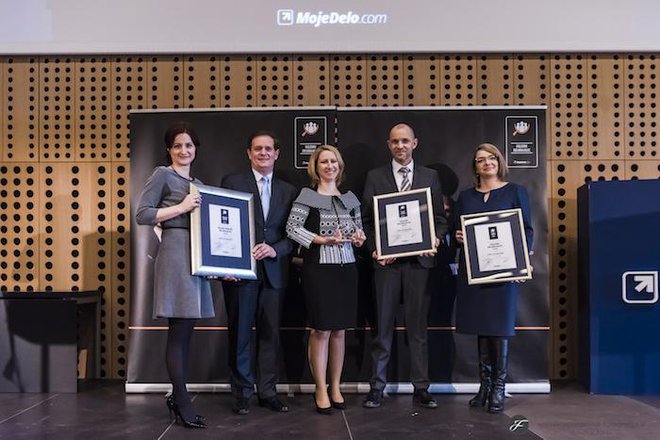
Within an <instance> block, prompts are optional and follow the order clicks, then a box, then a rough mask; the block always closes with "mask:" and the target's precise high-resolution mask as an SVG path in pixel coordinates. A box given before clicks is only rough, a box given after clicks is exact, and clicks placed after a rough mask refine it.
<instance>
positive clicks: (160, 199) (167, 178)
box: [136, 122, 215, 428]
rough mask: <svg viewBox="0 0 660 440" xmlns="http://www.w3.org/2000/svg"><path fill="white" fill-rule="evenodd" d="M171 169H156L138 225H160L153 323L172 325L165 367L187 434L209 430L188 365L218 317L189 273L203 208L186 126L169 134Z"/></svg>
mask: <svg viewBox="0 0 660 440" xmlns="http://www.w3.org/2000/svg"><path fill="white" fill-rule="evenodd" d="M165 148H166V149H167V161H168V163H169V166H166V167H165V166H160V167H157V168H156V169H155V170H154V171H153V173H152V174H151V176H150V177H149V179H148V180H147V183H146V184H145V186H144V189H143V190H142V193H141V194H140V198H139V202H138V208H137V213H136V221H137V223H138V224H140V225H151V226H155V225H160V227H161V229H162V235H161V243H160V245H159V247H158V255H157V256H156V261H155V264H154V311H153V314H154V318H167V319H168V332H167V345H166V349H165V362H166V365H167V372H168V374H169V377H170V381H171V382H172V394H171V395H170V396H169V397H168V399H167V407H168V409H169V410H170V414H172V413H174V415H175V417H176V418H177V419H180V420H181V422H182V423H183V425H184V426H185V427H186V428H206V424H205V422H204V418H203V417H201V416H199V415H197V414H195V410H194V409H193V406H192V402H191V400H190V396H189V395H188V390H187V388H186V364H187V362H188V348H189V347H190V338H191V336H192V333H193V329H194V326H195V320H196V319H198V318H212V317H213V316H214V315H215V312H214V309H213V299H212V296H211V287H210V285H209V281H208V280H206V279H204V278H200V277H196V276H192V275H191V269H190V211H192V210H193V209H195V208H197V207H199V206H200V203H201V195H199V194H197V195H193V194H190V193H189V187H190V182H194V183H198V184H200V183H201V182H200V181H199V180H197V179H194V178H192V177H191V176H190V166H191V165H192V163H193V161H194V160H195V156H196V154H197V149H198V148H199V138H198V137H197V135H196V134H195V132H194V131H193V130H192V128H191V127H190V126H189V125H188V124H186V123H183V122H181V123H177V124H174V125H172V126H170V127H169V128H168V129H167V131H166V133H165Z"/></svg>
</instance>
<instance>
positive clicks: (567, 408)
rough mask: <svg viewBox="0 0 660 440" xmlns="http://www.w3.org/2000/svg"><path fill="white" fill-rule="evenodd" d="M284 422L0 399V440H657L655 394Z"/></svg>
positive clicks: (212, 402) (210, 407)
mask: <svg viewBox="0 0 660 440" xmlns="http://www.w3.org/2000/svg"><path fill="white" fill-rule="evenodd" d="M281 397H282V398H283V399H285V400H286V401H287V403H288V404H289V406H290V408H291V411H290V412H289V413H288V414H276V413H273V412H271V411H268V410H266V409H264V408H259V407H258V406H257V405H256V402H254V401H253V402H252V403H253V405H252V407H251V411H250V414H249V415H248V416H237V415H234V414H233V413H232V412H231V403H232V398H231V396H230V395H228V394H198V395H196V396H195V406H196V408H197V411H198V412H199V413H200V414H204V415H205V416H206V417H207V419H208V423H209V428H208V429H206V430H187V429H184V428H183V427H181V426H180V425H176V424H171V423H170V422H169V420H168V417H167V408H166V407H165V401H164V399H163V396H162V395H157V394H129V395H127V394H125V393H124V391H123V384H121V383H117V382H108V381H105V382H96V383H86V384H82V385H81V387H80V392H79V393H78V394H0V439H3V440H4V439H11V440H27V439H30V440H32V439H48V440H60V439H62V440H64V439H67V440H69V439H84V440H103V439H115V438H116V439H128V440H132V439H135V440H142V439H163V440H174V439H184V438H185V439H191V438H196V439H218V438H221V439H226V440H233V439H257V440H269V439H277V440H280V439H327V440H340V439H342V440H343V439H348V440H376V439H379V440H380V439H382V440H388V439H420V440H424V439H489V440H499V439H512V438H515V439H538V438H544V439H561V440H563V439H567V438H571V439H584V440H587V439H617V440H620V439H624V438H626V439H627V438H631V439H632V438H635V439H649V440H651V439H653V440H655V439H657V438H659V434H658V433H659V432H660V396H657V397H648V396H647V397H643V398H631V397H624V396H595V395H589V394H587V393H585V392H584V391H582V390H581V389H580V388H578V387H576V386H572V385H570V384H568V385H567V384H554V386H553V392H552V393H551V394H549V395H523V394H516V395H514V396H513V397H512V398H510V399H507V407H506V411H505V414H503V415H491V414H487V413H485V412H483V411H481V410H474V409H469V408H468V407H467V401H468V400H469V398H470V396H467V395H437V396H436V398H437V400H438V403H439V408H438V409H436V410H428V409H423V408H416V407H413V405H412V399H411V396H410V395H396V396H391V397H390V398H389V399H387V400H386V401H385V404H384V405H383V406H382V407H381V408H378V409H373V410H367V409H364V408H362V407H361V402H362V399H363V398H364V396H363V395H350V394H347V395H345V397H346V401H347V403H348V409H347V410H345V411H335V412H334V413H333V415H332V416H323V415H320V414H317V413H316V412H314V411H313V402H312V398H311V395H308V394H298V395H295V396H281ZM517 415H520V416H524V417H526V418H527V419H528V420H529V428H530V431H527V432H524V433H520V432H516V433H512V432H511V431H510V430H509V426H510V425H511V421H512V417H514V416H517Z"/></svg>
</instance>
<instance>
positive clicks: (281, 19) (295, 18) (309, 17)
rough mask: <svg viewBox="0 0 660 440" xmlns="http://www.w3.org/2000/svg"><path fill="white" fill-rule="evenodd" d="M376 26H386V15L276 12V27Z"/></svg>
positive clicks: (281, 10) (290, 10)
mask: <svg viewBox="0 0 660 440" xmlns="http://www.w3.org/2000/svg"><path fill="white" fill-rule="evenodd" d="M338 24H339V25H342V24H343V25H345V24H349V25H378V24H387V14H356V13H355V12H352V11H348V12H323V11H318V12H309V11H307V12H303V11H297V12H296V11H294V10H293V9H278V10H277V25H278V26H293V25H305V26H314V27H319V26H324V25H338Z"/></svg>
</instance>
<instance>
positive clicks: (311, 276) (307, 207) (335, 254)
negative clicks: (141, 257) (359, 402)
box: [287, 145, 365, 414]
mask: <svg viewBox="0 0 660 440" xmlns="http://www.w3.org/2000/svg"><path fill="white" fill-rule="evenodd" d="M343 172H344V162H343V160H342V158H341V155H340V154H339V151H338V150H337V149H336V148H335V147H333V146H330V145H322V146H320V147H318V148H317V149H316V151H315V152H314V154H312V157H311V158H310V160H309V165H308V167H307V173H308V174H309V176H310V178H311V180H312V186H313V187H314V188H315V189H316V191H314V190H312V189H309V188H303V190H302V191H301V192H300V194H299V195H298V198H297V199H296V200H295V201H294V202H293V207H292V208H291V214H290V215H289V220H288V222H287V234H288V235H289V237H290V238H291V239H293V240H294V241H296V242H298V243H299V244H300V245H302V246H303V255H302V257H303V268H302V285H303V290H304V296H305V308H306V311H307V322H308V324H309V326H310V327H311V328H312V330H311V331H310V333H309V342H308V346H307V354H308V359H309V366H310V369H311V372H312V376H313V377H314V383H315V385H316V391H315V393H314V401H315V404H316V410H317V411H318V412H319V413H321V414H331V412H332V408H333V407H334V408H337V409H344V408H345V407H346V405H345V403H344V398H343V397H342V395H341V392H340V389H339V384H340V382H341V372H342V369H343V367H344V350H345V329H346V328H350V327H355V325H356V320H357V285H358V275H357V269H356V267H355V254H354V253H353V246H362V244H363V243H364V240H365V235H364V232H363V231H362V220H361V216H360V202H359V201H358V199H357V197H356V196H355V195H354V194H353V193H352V192H350V191H348V192H346V193H343V194H342V193H341V192H340V191H339V189H338V186H339V184H340V182H341V180H342V175H343ZM328 367H329V368H328ZM328 369H329V373H330V374H329V376H330V387H329V389H328V387H327V384H326V372H327V371H328Z"/></svg>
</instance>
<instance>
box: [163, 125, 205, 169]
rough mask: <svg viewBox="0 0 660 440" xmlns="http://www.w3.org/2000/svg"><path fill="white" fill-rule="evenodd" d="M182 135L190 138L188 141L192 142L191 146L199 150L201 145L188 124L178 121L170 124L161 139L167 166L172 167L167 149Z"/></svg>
mask: <svg viewBox="0 0 660 440" xmlns="http://www.w3.org/2000/svg"><path fill="white" fill-rule="evenodd" d="M182 133H185V134H187V135H188V136H190V140H191V141H192V142H193V144H195V148H199V147H200V145H201V144H200V142H199V136H197V133H195V130H193V129H192V127H191V126H190V124H189V123H187V122H184V121H179V122H175V123H173V124H171V125H170V126H169V127H167V130H166V131H165V136H164V138H163V141H164V142H165V150H166V151H167V164H168V165H172V158H171V157H170V154H169V149H170V148H172V146H173V145H174V139H176V137H177V136H178V135H180V134H182Z"/></svg>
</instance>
